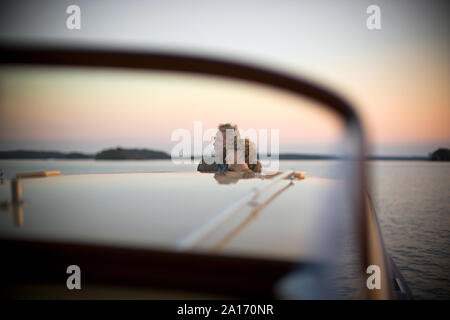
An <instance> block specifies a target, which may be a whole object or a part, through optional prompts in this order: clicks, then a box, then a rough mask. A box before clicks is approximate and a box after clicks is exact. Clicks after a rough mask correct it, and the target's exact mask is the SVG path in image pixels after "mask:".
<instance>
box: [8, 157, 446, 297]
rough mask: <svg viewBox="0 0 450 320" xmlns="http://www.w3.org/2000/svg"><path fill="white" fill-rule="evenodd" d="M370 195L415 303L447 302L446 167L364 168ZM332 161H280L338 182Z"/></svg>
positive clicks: (100, 165) (109, 166) (72, 164)
mask: <svg viewBox="0 0 450 320" xmlns="http://www.w3.org/2000/svg"><path fill="white" fill-rule="evenodd" d="M368 165H369V173H370V177H371V181H372V183H371V190H370V193H371V195H372V198H373V201H374V204H375V209H376V211H377V214H378V217H379V220H380V224H381V229H382V232H383V236H384V240H385V244H386V247H387V250H388V252H389V253H390V255H391V256H392V258H393V260H394V261H395V263H396V264H397V266H398V267H399V269H400V270H401V272H402V274H403V276H404V277H405V278H406V281H407V282H408V284H409V286H410V288H411V290H412V292H413V294H414V298H417V299H450V279H449V268H450V164H449V163H431V162H415V161H409V162H406V161H405V162H403V161H374V162H369V164H368ZM333 166H334V163H333V161H287V160H286V161H280V167H281V169H283V170H285V169H290V168H295V169H296V170H298V171H304V172H306V173H307V175H309V176H318V177H325V178H327V177H337V176H339V173H338V172H335V171H332V170H331V169H332V168H333ZM0 169H2V170H3V172H4V175H5V176H6V177H13V176H15V174H16V173H17V172H31V171H43V170H60V171H61V173H63V174H79V173H116V172H152V171H194V170H195V169H196V166H195V165H181V166H174V165H173V164H172V162H171V161H164V160H162V161H159V160H150V161H95V160H0Z"/></svg>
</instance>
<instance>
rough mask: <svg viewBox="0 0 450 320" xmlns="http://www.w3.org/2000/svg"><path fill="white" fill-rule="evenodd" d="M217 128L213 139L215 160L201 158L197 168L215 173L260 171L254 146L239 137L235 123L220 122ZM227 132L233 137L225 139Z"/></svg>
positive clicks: (246, 139)
mask: <svg viewBox="0 0 450 320" xmlns="http://www.w3.org/2000/svg"><path fill="white" fill-rule="evenodd" d="M218 129H219V130H218V132H217V134H216V139H215V141H214V151H215V161H214V162H213V163H207V162H206V161H205V159H204V158H202V161H201V162H200V163H199V165H198V167H197V170H198V171H200V172H216V173H217V172H218V173H223V172H229V171H234V172H247V173H248V174H249V173H260V172H261V163H260V162H259V161H258V159H257V150H256V146H255V144H254V143H253V142H251V141H250V139H248V138H245V139H241V137H240V134H239V130H238V127H237V125H232V124H230V123H226V124H221V125H219V127H218ZM227 133H228V138H230V137H231V138H233V139H232V140H231V141H230V139H228V140H227ZM208 162H211V161H208ZM248 174H247V175H248Z"/></svg>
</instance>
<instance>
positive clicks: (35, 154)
mask: <svg viewBox="0 0 450 320" xmlns="http://www.w3.org/2000/svg"><path fill="white" fill-rule="evenodd" d="M170 158H171V157H170V155H169V154H167V153H165V152H162V151H155V150H149V149H122V148H116V149H108V150H103V151H101V152H98V153H96V154H88V153H81V152H59V151H32V150H12V151H0V159H2V160H26V159H29V160H53V159H54V160H83V159H94V160H168V159H170ZM264 158H265V157H264ZM191 159H197V157H191ZM279 159H280V160H339V159H340V158H339V157H337V156H334V155H320V154H296V153H281V154H280V155H279ZM366 160H368V161H431V160H430V158H429V157H425V156H369V157H367V159H366Z"/></svg>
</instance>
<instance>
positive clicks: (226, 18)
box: [0, 0, 450, 155]
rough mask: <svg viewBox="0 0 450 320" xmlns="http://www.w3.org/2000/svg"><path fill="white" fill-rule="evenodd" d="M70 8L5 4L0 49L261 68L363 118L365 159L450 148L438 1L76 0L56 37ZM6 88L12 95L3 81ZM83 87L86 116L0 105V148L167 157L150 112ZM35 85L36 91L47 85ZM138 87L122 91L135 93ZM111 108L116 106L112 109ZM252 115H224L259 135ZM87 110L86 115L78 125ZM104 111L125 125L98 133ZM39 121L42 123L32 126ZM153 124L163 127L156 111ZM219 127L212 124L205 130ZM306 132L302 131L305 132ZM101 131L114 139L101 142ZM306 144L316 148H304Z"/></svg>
mask: <svg viewBox="0 0 450 320" xmlns="http://www.w3.org/2000/svg"><path fill="white" fill-rule="evenodd" d="M72 3H73V1H69V2H66V1H39V2H35V1H11V2H10V4H5V5H3V8H4V9H3V10H2V12H1V13H0V40H1V41H15V42H17V41H19V42H33V43H53V44H55V43H56V44H58V45H83V46H109V47H111V46H112V47H119V48H134V49H136V50H149V49H154V48H156V49H170V50H179V51H188V52H193V53H201V54H205V55H214V56H220V57H226V58H230V59H237V60H240V61H244V62H250V63H253V64H261V65H264V66H266V67H272V68H276V69H279V70H282V71H283V72H288V73H291V74H297V75H299V76H304V77H307V78H311V79H313V80H315V81H317V82H320V83H322V84H323V85H326V86H327V87H330V88H332V89H334V90H336V91H337V92H339V93H341V94H342V95H344V96H345V97H347V98H348V99H349V100H350V101H351V102H352V103H353V104H354V105H355V107H356V108H357V110H358V111H359V113H360V114H361V116H362V118H363V121H364V124H365V127H366V131H367V134H368V138H369V141H370V143H371V147H372V149H371V153H376V154H389V155H426V154H427V153H428V152H431V151H433V150H434V149H435V148H437V147H439V146H442V147H450V129H449V128H450V97H449V86H450V72H449V70H450V62H449V59H450V58H449V57H450V50H449V49H450V45H449V40H448V39H449V38H450V31H449V30H450V28H449V23H450V22H449V21H450V19H449V18H450V17H449V15H450V8H449V4H448V2H446V1H359V0H349V1H332V0H327V1H313V2H306V1H246V2H245V4H244V3H242V1H192V2H187V1H181V0H178V1H171V0H168V1H148V2H147V1H95V2H91V1H76V4H78V5H79V6H80V8H81V12H82V28H81V30H72V31H71V30H68V29H66V27H65V19H66V17H67V14H66V13H65V9H66V7H67V5H69V4H72ZM370 4H377V5H379V6H380V8H381V26H382V28H381V30H368V29H367V28H366V19H367V16H368V15H367V13H366V8H367V7H368V6H369V5H370ZM5 74H6V73H5V71H3V75H5ZM98 77H100V78H101V77H102V76H98ZM98 77H97V80H99V79H100V78H98ZM104 79H105V78H104ZM16 80H17V79H16ZM100 80H101V79H100ZM17 81H19V80H17ZM49 81H50V82H51V80H49ZM53 81H54V80H53ZM105 81H106V80H105ZM105 81H97V82H96V83H95V84H92V83H91V84H90V85H91V86H90V87H91V88H93V87H94V88H95V86H96V85H97V86H100V89H101V83H105V84H104V86H106V87H107V86H112V85H113V84H112V83H109V84H108V83H107V81H106V82H105ZM7 82H8V83H9V86H11V83H13V80H11V79H10V80H8V81H7ZM50 82H48V83H50ZM138 82H139V83H140V84H139V85H142V83H143V82H142V81H138ZM3 83H5V82H3ZM154 83H156V82H154ZM88 84H89V83H87V84H86V87H85V88H84V89H83V92H82V93H81V91H79V95H77V97H79V99H80V100H79V101H78V102H80V101H83V102H84V103H83V106H84V108H86V109H85V110H84V112H83V110H79V108H80V105H81V104H80V103H73V100H71V101H72V102H71V103H66V104H65V107H64V108H65V109H58V106H59V107H61V104H60V103H57V102H58V99H59V98H55V100H54V101H53V103H48V104H46V105H40V106H37V105H32V104H30V101H33V94H32V92H33V90H36V87H35V88H34V89H32V88H30V91H29V92H28V93H29V95H28V96H22V105H23V109H21V110H17V108H16V109H15V110H13V108H12V107H11V106H12V104H9V107H8V105H7V104H3V105H1V106H0V124H1V125H2V129H0V134H1V136H0V149H2V150H5V149H11V148H13V149H17V148H23V147H27V148H32V149H41V148H45V149H49V148H51V147H52V146H53V147H54V148H55V149H58V150H61V149H64V146H65V147H67V146H69V145H70V146H71V149H73V148H76V149H77V150H80V151H89V152H91V151H97V150H98V149H99V148H103V147H104V148H106V147H110V146H116V145H117V144H123V145H126V146H137V147H149V148H151V147H158V148H162V149H166V150H167V149H168V148H167V146H164V145H163V142H164V141H166V140H167V132H170V130H168V129H167V128H168V127H165V129H164V128H163V126H162V124H161V127H160V128H159V129H160V130H157V132H159V133H160V134H161V135H162V136H161V137H160V138H156V139H155V140H154V141H153V140H149V139H148V136H146V134H147V132H148V131H146V129H145V128H146V122H145V119H148V112H150V111H149V110H145V108H144V107H139V106H138V105H134V106H133V108H131V110H133V111H134V115H131V113H129V112H128V113H127V112H126V111H124V110H122V109H123V108H125V107H124V105H123V104H121V105H119V102H121V101H122V102H123V101H124V100H126V96H124V97H122V98H120V97H119V96H120V95H121V94H126V93H124V92H125V91H124V90H120V88H118V90H117V91H116V92H115V97H114V98H113V99H111V101H110V104H109V106H108V105H103V106H102V107H99V106H96V107H95V108H94V107H93V106H89V104H88V103H87V101H89V99H87V98H88V97H89V93H88V90H89V88H87V86H88ZM40 85H41V86H45V82H43V83H42V84H40ZM139 85H137V87H135V88H134V89H132V90H137V91H138V92H139V90H144V89H143V88H139ZM5 86H6V85H5V84H4V86H3V87H2V88H0V89H1V90H2V92H1V94H2V96H3V97H2V98H1V99H2V100H1V101H3V102H4V101H5V100H6V99H8V97H9V98H12V97H13V96H14V94H15V91H14V89H13V88H11V87H8V92H5ZM79 89H80V90H81V87H80V88H79ZM16 90H17V87H16ZM130 90H131V89H130ZM100 92H101V90H100ZM35 94H36V93H35ZM217 94H218V95H219V93H217ZM16 96H17V92H16ZM237 96H238V95H237ZM237 96H236V97H237ZM34 97H35V98H36V95H35V96H34ZM271 97H274V96H273V95H271ZM27 99H28V100H27ZM60 99H65V98H64V97H60ZM105 99H106V98H105ZM173 99H175V100H176V97H173ZM205 99H206V98H205ZM268 99H269V100H270V99H271V98H268ZM287 99H288V98H287ZM38 100H39V99H35V100H34V101H38ZM69 100H70V99H69ZM75 100H76V99H75ZM288 100H289V99H288ZM64 101H66V102H67V99H66V100H64ZM206 102H207V101H206V100H205V101H204V103H206ZM16 103H17V101H16ZM136 103H137V102H136ZM142 103H144V102H142ZM230 103H231V101H230ZM289 103H290V102H286V104H285V105H286V109H285V110H286V111H285V112H284V113H283V115H280V119H279V122H278V123H277V126H278V127H280V126H281V124H283V126H284V127H283V126H281V127H283V128H285V132H286V139H287V137H289V136H292V135H294V134H296V133H297V131H295V130H297V129H298V128H297V129H295V128H294V124H293V123H291V122H292V121H291V122H290V119H291V113H290V112H293V111H292V110H291V109H290V107H289V106H288V105H289ZM112 105H114V106H116V107H115V109H114V111H111V109H110V108H111V106H112ZM146 105H147V104H146ZM259 105H260V106H261V107H259V108H261V109H260V114H261V116H260V118H259V119H258V118H255V117H254V114H255V112H251V113H250V114H249V115H248V116H246V115H245V114H242V113H241V114H240V115H241V117H240V118H239V117H238V113H237V111H238V110H236V113H231V112H230V114H233V115H234V118H233V120H234V119H236V120H239V121H234V122H238V124H239V125H240V126H241V127H244V128H245V127H250V126H256V127H258V126H261V127H263V126H265V125H266V124H270V122H269V119H270V116H269V115H268V113H267V112H268V111H267V110H266V109H265V108H266V107H267V108H268V105H266V106H264V99H261V101H259ZM52 108H53V109H52ZM89 108H91V109H89ZM102 108H103V109H102ZM105 108H109V109H105ZM121 108H122V109H121ZM230 108H234V106H233V107H232V106H230ZM255 108H258V107H255ZM94 109H95V110H94ZM89 110H91V111H92V117H91V118H84V121H83V117H84V116H85V114H86V113H87V112H89ZM126 110H130V108H128V109H126ZM249 110H250V109H249ZM289 110H291V111H289ZM21 112H22V113H23V114H20V113H21ZM102 112H105V113H107V114H108V117H111V119H113V118H114V117H115V119H117V120H124V119H125V120H126V121H121V123H128V124H130V123H132V122H135V125H133V126H132V127H133V128H131V127H130V125H123V126H121V127H120V126H119V127H118V126H112V127H108V124H105V125H104V126H103V127H97V128H96V126H94V125H93V124H89V123H90V121H91V120H92V119H96V118H97V117H99V116H100V114H101V113H102ZM139 112H142V113H141V114H140V113H139ZM155 112H156V111H155ZM48 114H53V115H57V116H55V117H57V118H54V119H57V120H58V121H56V120H55V121H54V122H51V123H53V124H54V126H52V125H51V123H47V122H45V121H48V117H44V115H48ZM252 115H253V116H252ZM40 116H42V117H43V119H44V118H46V119H47V120H45V121H41V120H42V119H41V120H39V121H36V119H39V117H40ZM77 116H79V117H80V118H79V119H78V118H76V117H77ZM159 116H160V117H161V118H167V117H166V116H165V115H164V114H163V112H162V111H160V114H159ZM266 116H267V117H266ZM265 117H266V118H265ZM219 118H220V117H217V118H211V119H210V120H208V121H207V125H209V124H210V123H211V124H212V123H214V122H215V121H216V120H217V119H219ZM26 119H28V120H26ZM32 119H34V120H32ZM90 119H91V120H90ZM183 119H184V120H186V122H188V124H187V125H184V127H187V128H191V127H192V121H191V120H192V119H189V118H186V117H180V119H178V118H177V119H176V121H175V123H176V125H181V123H180V122H178V120H183ZM74 120H77V122H79V123H84V124H83V125H81V124H80V125H79V130H78V131H79V132H78V133H77V134H74V132H75V131H76V128H71V127H70V123H69V122H71V123H72V124H73V123H75V122H74ZM257 120H259V122H257ZM27 121H29V123H27ZM327 121H328V120H327ZM36 123H41V124H44V123H45V124H46V125H45V126H44V127H45V129H42V130H41V129H39V130H38V128H36ZM109 123H110V125H111V122H109ZM112 123H114V122H112ZM118 123H119V121H118ZM175 123H172V124H175ZM271 124H274V123H273V122H272V123H271ZM278 124H279V125H278ZM305 126H306V124H305ZM315 127H316V126H314V125H312V126H311V130H312V131H310V132H314V130H313V129H314V128H315ZM14 128H15V129H14ZM18 128H19V129H18ZM20 128H24V129H20ZM166 129H167V130H166ZM96 130H97V131H96ZM289 130H291V131H289ZM330 130H331V129H330ZM333 130H334V129H333ZM38 131H39V134H37V132H38ZM110 131H114V132H115V133H116V134H117V136H118V137H120V138H121V140H120V141H117V139H111V137H112V136H111V134H110V133H108V132H110ZM322 131H323V132H324V133H323V136H322V138H319V140H320V139H323V141H325V140H326V142H329V141H330V137H331V136H332V135H333V134H332V130H331V131H327V130H322ZM303 132H306V131H303ZM139 133H142V135H140V134H139ZM317 135H319V136H320V133H318V132H316V136H317ZM304 138H306V139H304V140H305V141H307V140H308V139H307V138H308V137H304ZM286 139H284V141H285V145H286V148H287V149H286V150H290V148H291V147H293V146H295V142H294V141H288V140H286ZM310 141H311V142H314V143H315V140H313V139H312V138H311V139H310ZM323 141H322V142H323ZM289 146H291V147H289ZM65 151H68V150H65Z"/></svg>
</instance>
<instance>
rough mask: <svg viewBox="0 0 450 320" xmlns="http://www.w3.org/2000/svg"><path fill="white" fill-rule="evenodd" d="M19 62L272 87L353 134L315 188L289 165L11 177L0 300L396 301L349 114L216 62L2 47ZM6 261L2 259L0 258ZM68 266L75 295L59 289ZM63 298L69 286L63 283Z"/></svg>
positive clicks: (291, 81)
mask: <svg viewBox="0 0 450 320" xmlns="http://www.w3.org/2000/svg"><path fill="white" fill-rule="evenodd" d="M0 63H1V65H2V66H5V65H15V64H22V65H23V64H25V65H47V66H71V67H109V68H128V69H134V70H136V69H138V70H168V71H177V72H187V73H197V74H206V75H219V76H222V77H227V78H231V79H239V80H245V81H250V82H255V83H261V84H264V85H270V86H272V87H275V88H279V89H280V90H281V89H282V90H288V91H290V92H292V93H294V94H298V95H303V96H307V97H309V98H311V99H315V100H317V101H319V102H320V103H322V104H323V105H325V106H326V107H328V108H330V109H331V110H333V111H335V112H336V113H337V114H339V115H340V116H341V117H343V118H344V119H345V123H346V125H347V129H348V132H349V133H352V136H353V137H354V138H355V139H354V140H353V141H354V148H353V149H352V150H353V151H352V152H353V153H352V154H351V155H348V158H345V159H342V166H341V167H340V169H339V170H349V172H351V173H352V174H350V175H349V177H350V178H349V179H346V180H341V179H325V178H320V177H315V176H309V175H308V173H307V172H306V174H305V173H303V172H298V171H296V170H288V171H279V172H273V173H262V174H257V175H255V176H254V177H251V178H248V177H239V176H236V175H235V174H230V173H227V172H225V173H199V172H148V173H120V174H73V175H66V174H61V173H60V172H57V173H55V172H49V173H45V172H43V173H42V172H41V173H30V172H28V173H22V174H19V175H17V177H16V178H13V179H10V180H5V179H4V181H3V183H2V184H1V185H0V201H1V202H2V208H3V210H4V211H6V212H9V213H10V214H8V213H5V214H3V213H2V215H1V224H0V248H1V251H2V256H3V261H4V263H2V264H1V267H0V268H1V271H2V274H3V275H7V276H5V279H4V281H2V292H3V296H4V297H6V298H12V299H16V298H18V299H24V298H49V299H64V298H69V299H73V298H84V299H98V298H99V299H104V298H112V299H115V298H119V299H147V298H148V299H153V298H154V299H164V298H170V299H178V298H180V299H189V298H203V299H215V298H278V299H407V298H411V292H410V290H409V288H408V286H407V283H406V281H405V279H404V278H403V277H402V275H401V273H400V271H399V269H398V268H397V267H396V266H395V264H394V262H393V260H392V259H391V258H390V257H389V254H388V252H387V250H386V248H385V245H384V242H383V237H382V232H381V229H380V226H379V223H378V220H377V216H376V212H375V210H374V206H373V204H372V202H371V199H370V196H369V193H368V189H367V179H366V174H365V162H364V150H365V142H364V135H363V130H362V126H361V123H360V121H359V118H358V116H357V114H356V112H355V111H354V109H353V108H352V107H351V106H350V104H349V103H347V102H346V101H345V100H344V99H342V98H341V97H340V96H339V95H336V94H335V93H332V92H331V91H329V90H327V89H324V88H322V87H321V86H318V85H316V84H313V83H311V82H309V81H306V80H304V79H298V78H292V77H291V76H287V75H284V74H282V73H280V72H277V71H273V70H266V69H262V68H256V67H254V66H248V65H244V64H239V63H236V62H229V61H223V60H219V59H211V58H203V57H195V56H187V55H179V54H178V55H175V54H171V53H161V52H156V53H155V52H153V53H148V52H146V53H143V52H140V53H136V52H120V51H108V50H103V51H102V50H84V49H74V48H71V49H61V48H12V47H8V48H2V50H1V55H0ZM5 262H6V263H5ZM73 266H76V268H79V270H80V271H81V275H80V276H81V290H69V289H68V288H69V287H68V286H66V285H67V281H69V280H68V278H70V271H71V270H73ZM72 289H73V288H72Z"/></svg>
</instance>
